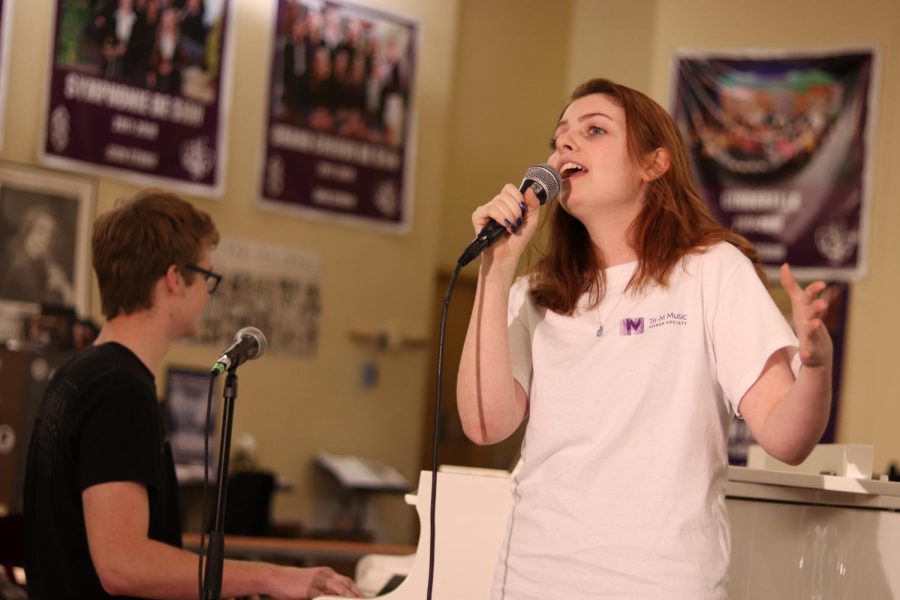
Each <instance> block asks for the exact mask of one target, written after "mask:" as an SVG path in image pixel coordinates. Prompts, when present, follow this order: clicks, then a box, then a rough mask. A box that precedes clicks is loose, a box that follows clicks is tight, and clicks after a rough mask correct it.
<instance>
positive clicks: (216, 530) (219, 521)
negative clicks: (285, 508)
mask: <svg viewBox="0 0 900 600" xmlns="http://www.w3.org/2000/svg"><path fill="white" fill-rule="evenodd" d="M265 351H266V336H264V335H263V333H262V331H260V330H259V329H257V328H256V327H244V328H243V329H240V330H239V331H238V332H237V333H236V334H235V336H234V343H233V344H231V346H230V347H229V348H228V349H227V350H226V351H225V352H224V353H223V354H222V356H220V357H219V360H217V361H216V364H215V365H213V368H212V369H210V377H209V380H210V384H209V395H210V399H212V389H213V383H212V382H213V380H214V379H215V378H216V376H218V375H219V374H220V373H223V372H225V371H227V372H228V374H227V375H226V376H225V388H224V390H223V391H222V398H223V403H222V406H223V409H222V431H221V439H220V441H219V476H218V479H217V480H216V512H215V516H214V524H213V528H212V530H210V532H209V548H208V549H207V553H206V569H205V572H204V574H203V576H202V577H201V581H200V597H201V598H202V599H203V600H220V598H221V597H222V571H223V568H224V564H225V500H226V493H227V485H226V484H227V481H228V456H229V454H230V453H231V424H232V421H233V419H234V403H235V400H237V383H238V377H237V368H238V367H239V366H240V365H241V364H243V363H245V362H247V361H248V360H253V359H254V358H259V357H260V356H262V355H263V353H264V352H265ZM208 411H209V408H207V415H209V412H208ZM207 418H208V416H207ZM207 426H209V423H208V422H207ZM204 464H208V463H207V461H206V460H204ZM207 483H208V482H207V477H206V475H204V482H203V485H204V506H205V505H206V501H205V493H206V492H205V488H206V485H207ZM203 514H204V518H203V521H204V523H202V524H201V525H202V527H203V528H204V529H205V528H206V523H205V521H206V510H205V508H204V512H203ZM200 541H201V544H200V545H201V559H200V560H201V564H202V550H203V548H202V546H203V536H202V535H201V537H200Z"/></svg>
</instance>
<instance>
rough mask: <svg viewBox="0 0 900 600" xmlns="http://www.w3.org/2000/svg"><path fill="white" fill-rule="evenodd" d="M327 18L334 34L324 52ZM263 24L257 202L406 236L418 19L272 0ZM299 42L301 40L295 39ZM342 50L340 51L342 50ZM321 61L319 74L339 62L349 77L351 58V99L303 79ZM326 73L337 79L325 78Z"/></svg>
mask: <svg viewBox="0 0 900 600" xmlns="http://www.w3.org/2000/svg"><path fill="white" fill-rule="evenodd" d="M332 20H333V22H334V23H335V28H337V27H338V26H339V27H340V31H341V33H340V36H338V39H337V43H335V44H331V45H328V46H327V48H328V50H327V51H326V49H325V48H326V44H327V43H328V40H327V31H328V27H329V23H330V22H331V21H332ZM295 28H296V30H298V32H297V33H294V29H295ZM273 30H274V31H273V37H272V40H273V42H272V49H271V63H270V85H269V92H270V95H269V106H268V118H267V120H266V129H265V131H264V132H263V147H264V148H265V150H264V152H263V153H262V155H261V157H260V165H259V173H260V183H259V186H260V187H259V189H260V199H259V205H260V206H261V207H262V208H264V209H267V210H273V211H277V212H283V213H289V214H297V215H300V216H304V217H310V218H313V219H321V220H326V221H332V222H339V223H342V224H348V225H355V226H363V227H367V228H375V229H381V230H384V231H387V232H391V233H399V234H405V233H408V232H409V228H410V223H411V221H412V209H413V203H412V200H411V199H412V197H413V191H412V179H413V177H412V176H413V172H414V162H413V156H414V144H415V121H416V118H415V115H416V111H415V107H414V102H413V100H414V90H415V79H416V77H415V73H416V68H417V60H418V56H417V53H418V48H419V34H420V30H419V25H418V23H417V22H416V21H415V20H413V19H411V18H409V17H407V16H402V15H398V14H396V13H391V12H388V11H384V10H381V9H375V8H371V7H366V6H360V5H356V4H352V3H348V2H343V1H337V0H325V1H324V2H307V1H304V0H278V8H277V13H276V15H275V18H274V23H273ZM301 30H302V31H301ZM319 30H321V31H322V32H324V33H323V34H322V38H319V39H313V37H314V36H316V35H318V34H310V33H309V32H310V31H319ZM360 32H361V33H360ZM301 36H305V37H302V38H301ZM357 36H359V37H357ZM300 39H303V40H304V41H303V43H298V42H299V40H300ZM360 39H362V40H365V41H360ZM367 44H368V45H367ZM364 46H365V47H366V50H365V51H363V50H361V48H363V47H364ZM369 48H371V50H369ZM295 49H296V50H295ZM342 49H348V50H347V52H346V56H344V57H342V56H340V55H341V53H342V51H343V50H342ZM306 57H309V58H308V59H307V58H306ZM319 59H321V60H320V63H317V62H316V61H319ZM299 60H304V61H307V62H306V63H305V64H306V65H308V68H303V67H300V68H298V65H299ZM324 63H327V66H325V67H323V69H329V70H330V71H329V73H335V72H341V71H340V70H339V69H343V68H344V66H346V68H347V69H348V71H347V79H346V81H350V78H351V77H352V76H353V67H354V65H356V66H357V67H358V73H357V74H358V78H359V79H362V80H363V81H364V83H362V84H360V86H361V88H364V89H362V90H361V91H359V92H358V104H356V105H354V104H353V103H352V101H351V100H348V98H349V97H350V96H351V95H352V93H351V92H347V93H346V94H345V95H342V93H343V91H346V89H347V88H341V87H340V85H339V84H338V83H333V85H334V86H335V87H336V88H337V91H336V92H333V93H329V92H328V90H326V89H324V86H317V85H315V84H314V83H310V82H315V80H316V79H317V77H316V76H317V69H318V67H319V66H320V64H324ZM332 65H333V66H332ZM341 65H344V66H341ZM298 72H302V73H301V74H298ZM323 72H324V70H323ZM363 73H364V75H363ZM330 79H332V80H334V81H338V80H337V77H335V76H332V77H330ZM321 80H324V79H320V81H321ZM348 86H349V84H348ZM377 86H380V88H379V89H378V91H376V93H374V94H373V87H377ZM379 94H380V95H379ZM373 98H374V100H373ZM373 106H377V108H376V109H373Z"/></svg>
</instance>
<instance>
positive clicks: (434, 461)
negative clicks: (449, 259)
mask: <svg viewBox="0 0 900 600" xmlns="http://www.w3.org/2000/svg"><path fill="white" fill-rule="evenodd" d="M464 266H465V264H464V263H463V262H462V261H458V262H457V263H456V268H455V269H454V270H453V274H452V275H451V276H450V282H449V283H448V284H447V291H446V292H445V293H444V301H443V304H442V305H441V326H440V333H439V339H438V356H437V387H436V388H435V394H434V448H433V450H432V457H431V505H430V506H431V519H430V522H429V527H430V529H431V533H430V535H429V540H428V587H427V588H426V590H427V591H426V598H427V600H431V594H432V589H433V587H434V553H435V524H436V521H437V519H436V518H435V512H436V509H437V476H438V455H439V448H440V446H439V443H438V440H440V437H441V436H440V429H441V384H442V383H443V380H444V334H445V333H446V331H447V311H448V308H449V306H450V297H451V296H452V295H453V288H454V287H455V286H456V279H457V277H459V272H460V271H461V270H462V268H463V267H464Z"/></svg>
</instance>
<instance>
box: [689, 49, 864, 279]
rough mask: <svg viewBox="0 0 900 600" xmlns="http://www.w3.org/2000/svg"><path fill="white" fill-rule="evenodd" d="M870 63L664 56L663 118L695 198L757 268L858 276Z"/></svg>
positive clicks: (832, 54) (839, 57)
mask: <svg viewBox="0 0 900 600" xmlns="http://www.w3.org/2000/svg"><path fill="white" fill-rule="evenodd" d="M875 63H876V55H875V52H874V50H872V49H856V50H841V51H823V52H814V53H778V54H760V53H728V54H723V53H719V52H716V53H697V52H679V53H677V54H676V56H675V64H674V69H673V74H674V79H673V88H674V89H673V92H674V93H673V94H672V98H673V113H672V114H673V115H674V117H675V120H676V121H677V123H678V126H679V128H680V130H681V133H682V135H683V136H684V139H685V141H686V142H687V144H688V147H689V149H690V153H691V158H692V163H693V168H694V171H695V175H696V177H697V181H698V183H699V186H700V191H701V193H702V195H703V196H704V197H705V198H706V200H707V202H708V203H709V205H710V207H711V208H712V211H713V214H714V215H715V216H716V217H717V218H718V219H719V220H720V222H722V223H723V224H725V225H727V226H729V227H730V228H731V229H733V230H734V231H736V232H737V233H740V234H741V235H743V236H745V237H747V238H748V239H749V240H750V241H751V242H752V243H753V245H754V246H755V248H756V250H757V251H758V252H759V255H760V258H761V260H762V262H763V265H764V266H766V267H767V268H771V269H774V268H777V267H778V266H780V265H781V264H782V263H784V262H788V263H790V264H791V265H792V268H793V269H794V271H795V273H796V275H797V277H798V279H802V280H809V279H818V278H824V279H828V280H832V281H851V280H857V279H859V278H860V277H862V276H863V274H864V273H865V270H866V256H867V245H868V239H867V238H868V222H867V218H868V210H867V205H868V196H869V194H870V188H871V185H870V176H869V171H870V168H871V157H870V152H871V143H870V140H871V134H872V130H873V117H874V110H873V105H874V92H873V78H874V75H875Z"/></svg>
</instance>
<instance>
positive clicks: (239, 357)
mask: <svg viewBox="0 0 900 600" xmlns="http://www.w3.org/2000/svg"><path fill="white" fill-rule="evenodd" d="M265 351H266V336H264V335H263V332H262V331H260V330H259V329H257V328H256V327H244V328H243V329H240V330H238V332H237V333H236V334H235V335H234V343H233V344H231V346H230V347H229V348H228V350H226V351H225V352H224V353H223V354H222V356H220V357H219V360H217V361H216V364H215V365H213V368H212V369H210V372H211V373H212V374H213V375H219V374H220V373H223V372H224V371H227V370H230V369H237V368H238V366H240V365H242V364H244V363H245V362H247V361H248V360H253V359H254V358H259V357H260V356H262V355H263V353H264V352H265Z"/></svg>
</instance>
